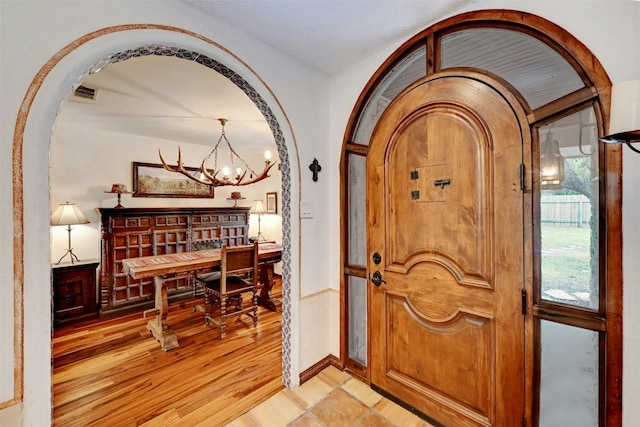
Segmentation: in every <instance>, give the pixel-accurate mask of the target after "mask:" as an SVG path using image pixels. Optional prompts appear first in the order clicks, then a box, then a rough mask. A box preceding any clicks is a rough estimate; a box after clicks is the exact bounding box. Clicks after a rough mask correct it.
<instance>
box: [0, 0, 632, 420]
mask: <svg viewBox="0 0 640 427" xmlns="http://www.w3.org/2000/svg"><path fill="white" fill-rule="evenodd" d="M480 7H482V8H485V7H499V8H510V9H523V10H526V11H529V12H532V13H536V14H539V15H541V16H543V17H545V18H547V19H550V20H552V21H554V22H556V23H557V24H559V25H561V26H563V27H564V28H566V29H567V30H569V31H570V32H571V33H573V34H574V35H575V36H576V37H577V38H578V39H580V40H581V41H583V42H584V43H585V44H586V45H587V47H589V48H590V49H591V50H592V51H593V53H594V54H595V55H596V56H597V57H598V58H599V59H600V61H601V62H602V63H603V65H604V67H605V69H607V72H608V73H609V75H610V77H611V79H612V81H614V82H616V81H620V80H626V79H630V78H640V57H639V56H638V55H637V46H638V45H640V37H639V33H638V31H639V30H638V29H637V28H636V27H635V24H636V23H637V22H640V3H638V2H633V1H630V0H625V1H622V0H621V1H602V2H594V1H586V0H585V1H575V2H557V1H542V2H540V1H531V2H516V1H511V2H509V1H478V2H476V3H475V4H474V5H473V6H472V8H476V9H477V8H480ZM141 17H142V18H141ZM139 22H145V23H154V24H163V25H171V26H175V27H178V28H181V29H183V30H184V29H186V30H189V31H192V32H194V33H196V34H198V35H201V36H204V37H205V38H206V39H202V38H197V37H194V36H193V35H189V34H186V33H184V32H180V31H178V32H176V31H166V30H152V29H149V30H136V31H128V32H119V33H113V34H103V35H101V36H100V37H97V38H95V39H91V40H89V39H82V37H84V36H85V35H86V34H89V33H92V32H94V31H97V30H98V29H101V28H106V27H110V26H113V25H121V24H135V23H139ZM429 24H431V23H430V22H425V28H426V27H427V26H428V25H429ZM77 39H81V40H82V41H83V43H81V44H78V46H77V47H76V48H74V49H71V50H70V53H69V54H68V55H67V56H65V57H63V58H59V61H57V62H56V64H55V66H53V65H52V66H50V67H49V68H48V69H45V70H42V71H40V69H41V67H43V65H44V64H46V63H47V62H48V61H50V60H51V59H52V58H53V56H54V55H55V54H56V52H58V51H60V50H61V49H63V48H64V47H65V46H66V45H67V44H68V43H71V42H73V41H74V40H77ZM152 41H153V42H156V43H169V44H173V45H178V46H181V47H185V48H190V49H193V50H198V51H203V52H205V53H207V54H208V55H209V56H211V57H214V58H216V59H218V60H220V62H223V63H225V64H227V65H228V66H230V67H231V68H233V69H234V70H235V71H236V72H239V73H241V74H242V75H243V76H244V77H245V78H246V79H247V80H248V81H250V83H251V84H252V85H253V86H254V87H256V88H258V90H259V91H260V93H261V94H262V95H263V96H264V97H265V99H266V100H267V102H268V103H269V105H271V106H272V108H273V109H274V110H275V112H276V115H277V117H278V120H279V122H280V123H281V125H282V126H283V127H284V132H285V139H286V140H287V142H288V149H289V150H290V151H289V156H290V160H291V164H292V170H291V183H292V185H291V200H292V204H291V209H292V211H291V212H292V213H291V218H290V220H291V226H292V240H293V242H292V247H291V256H292V260H293V263H292V265H291V275H292V298H293V304H292V307H291V317H292V340H291V350H290V351H291V357H292V367H291V373H292V376H293V377H296V376H297V373H299V372H300V371H301V370H304V369H306V368H307V367H309V366H310V365H311V364H313V363H315V362H317V361H318V360H319V359H320V358H322V357H324V356H326V355H327V354H334V355H338V354H339V319H338V313H339V306H338V303H339V296H338V289H339V280H340V277H339V270H340V264H339V262H340V259H339V253H340V236H339V232H338V230H339V224H340V223H339V217H340V212H339V194H340V193H339V188H340V187H339V179H340V172H339V159H340V154H341V143H342V138H343V135H344V130H345V127H346V121H347V119H348V117H349V115H350V113H351V109H352V108H353V106H354V105H355V102H356V99H357V97H358V96H359V94H360V91H361V90H362V88H363V87H364V85H365V84H366V82H367V80H368V79H369V78H370V77H371V75H372V74H373V73H374V72H375V70H376V69H377V68H378V67H379V65H380V64H381V63H382V61H384V59H385V58H386V57H387V56H388V54H390V53H391V50H392V49H391V48H390V49H388V50H387V51H381V52H378V53H376V54H375V55H373V56H372V57H370V58H369V59H367V60H365V61H363V62H362V63H360V64H358V65H356V66H354V67H352V68H351V69H348V70H345V71H344V72H341V73H339V74H338V75H335V76H331V77H328V76H325V75H322V74H320V73H317V72H315V71H312V70H310V69H308V68H306V67H304V66H301V65H300V64H298V63H296V62H294V61H292V60H291V59H290V58H288V57H285V56H283V55H282V54H281V53H279V52H278V51H276V50H273V49H271V48H269V47H267V46H264V45H263V44H262V43H261V42H260V41H258V40H255V39H251V38H249V37H247V36H245V35H244V34H242V33H239V32H237V31H236V30H234V29H233V28H229V27H227V26H226V25H225V24H224V23H222V22H215V20H212V19H209V18H207V19H205V18H204V17H203V16H202V14H200V13H194V12H193V11H191V10H190V9H188V8H185V7H184V5H183V4H181V3H179V2H131V1H117V0H116V1H107V0H96V1H92V2H77V1H30V2H22V1H7V0H3V1H1V2H0V52H1V54H2V61H1V62H0V75H2V82H1V84H2V90H1V93H0V102H1V104H0V107H1V109H0V111H2V115H1V116H0V178H1V179H0V224H1V225H0V254H1V256H0V322H1V323H2V324H3V325H11V324H13V323H14V319H13V318H14V315H16V314H19V313H15V312H14V305H13V301H14V289H22V288H23V287H24V304H18V308H20V307H24V349H25V353H24V372H23V376H22V377H19V378H18V381H23V382H24V399H23V400H22V408H20V405H19V403H20V401H21V399H20V398H19V396H18V398H17V399H16V403H18V405H14V404H13V403H12V399H13V397H14V396H13V390H14V384H13V370H12V369H11V367H12V366H13V367H14V368H15V367H17V365H16V363H15V360H14V357H13V356H14V350H15V347H14V335H13V332H14V331H13V330H12V328H0V364H2V366H3V367H4V369H3V370H1V371H0V408H4V409H0V425H5V424H6V425H20V424H18V423H16V412H18V410H17V409H16V408H20V409H21V410H22V414H21V419H20V422H21V423H22V425H27V426H42V425H49V424H50V405H51V403H50V402H51V396H50V375H51V371H50V328H51V324H50V304H51V300H50V292H49V289H50V288H49V286H50V284H49V271H50V266H49V262H50V260H51V259H52V256H55V254H51V251H50V245H51V238H50V235H51V234H50V227H49V225H48V218H49V209H50V206H51V205H55V204H56V203H59V202H60V201H61V200H60V198H64V196H62V195H60V194H56V193H55V191H57V190H56V189H55V188H53V187H52V188H51V199H50V198H49V197H50V191H49V186H50V185H52V184H53V179H54V174H53V173H52V175H51V182H50V178H49V166H50V159H49V147H50V135H51V129H52V127H53V124H54V122H55V115H56V113H57V111H58V108H59V104H60V102H61V101H62V99H63V98H64V96H65V95H66V93H67V92H68V90H69V88H70V87H71V84H72V83H73V82H74V81H76V79H78V78H79V77H80V76H82V75H83V73H84V72H85V71H86V70H87V69H88V68H89V67H90V66H91V65H93V64H95V63H96V62H97V61H99V60H100V59H102V58H104V57H105V56H106V55H108V54H110V53H113V52H115V51H119V50H124V49H125V48H131V47H137V46H139V45H142V44H146V43H149V42H152ZM400 43H401V41H398V45H400ZM216 44H218V45H216ZM393 49H395V47H394V48H393ZM36 76H39V77H42V78H44V80H43V81H42V82H41V84H38V85H36V86H35V87H39V90H38V93H37V94H35V97H34V101H33V104H32V105H30V106H25V107H26V111H24V110H23V111H22V113H21V111H20V106H21V103H22V102H23V99H25V96H26V95H27V90H28V89H29V87H30V85H32V83H33V79H34V78H35V77H36ZM36 83H38V82H36ZM267 86H268V87H267ZM276 100H277V102H276ZM309 100H313V102H309ZM27 117H28V120H27V122H26V125H25V131H24V143H23V144H21V143H20V141H18V143H17V144H14V143H13V139H14V135H15V132H14V131H15V127H16V120H17V119H18V118H23V119H24V118H27ZM14 149H22V150H23V152H22V154H23V160H24V161H23V163H22V164H17V165H15V166H16V167H18V168H23V170H24V181H23V183H24V185H23V186H19V188H18V189H19V192H18V194H16V196H17V197H22V201H23V202H24V210H23V213H24V228H21V227H20V226H19V225H20V224H19V223H18V224H17V225H18V227H17V228H15V230H16V231H18V232H19V233H23V234H24V236H23V237H24V244H25V245H24V253H25V258H24V263H25V266H24V270H20V271H14V268H15V267H16V265H18V266H19V265H20V264H19V263H18V264H16V263H14V258H21V254H20V253H14V220H15V219H16V218H18V219H19V216H17V217H16V216H14V212H13V209H14V208H13V206H14V204H13V196H14V194H13V189H14V168H13V166H14V165H12V159H14V158H15V153H14ZM314 157H315V158H317V159H318V160H319V162H320V164H321V165H322V167H323V170H322V172H321V176H320V180H319V181H318V182H317V183H314V182H313V181H312V180H311V176H310V174H309V173H308V170H307V167H308V165H309V163H311V161H312V160H313V158H314ZM639 161H640V157H638V155H635V154H632V153H631V154H630V153H629V152H628V151H625V154H624V166H625V171H624V180H625V182H627V183H636V182H640V168H638V167H637V164H638V162H639ZM102 173H105V175H103V176H102V177H101V179H107V178H109V179H110V180H109V182H110V181H111V180H113V176H112V175H108V176H107V174H108V172H107V171H103V172H101V174H102ZM101 184H102V185H104V182H101ZM54 194H56V196H55V197H54ZM125 201H126V199H125ZM300 201H310V202H312V203H313V205H314V218H312V219H305V220H299V218H298V203H299V202H300ZM83 203H84V202H83ZM87 203H88V204H87V205H86V206H87V207H88V208H89V209H91V205H92V203H93V205H94V207H97V206H103V205H105V204H107V203H111V202H110V201H109V200H108V199H104V198H102V197H98V196H97V193H96V198H95V200H94V201H91V200H87ZM107 206H108V205H107ZM639 209H640V193H638V192H637V191H634V185H632V184H631V185H627V186H625V193H624V212H623V214H624V236H625V239H624V240H625V247H624V259H625V283H626V286H625V293H626V294H625V298H626V299H625V325H626V326H627V327H626V329H625V342H624V345H625V367H626V368H625V374H624V379H623V380H624V397H625V402H635V401H638V400H639V399H640V370H637V369H635V368H633V361H634V357H633V355H637V354H639V353H640V332H638V328H635V327H634V325H635V324H637V323H638V322H639V321H640V308H639V307H638V306H637V304H634V302H635V301H640V286H634V284H636V283H635V282H637V279H636V278H637V277H640V265H638V263H637V262H635V261H634V260H637V259H640V230H638V229H637V227H635V226H634V222H633V218H634V216H635V215H634V212H636V211H637V210H639ZM93 233H94V232H90V233H89V236H90V237H89V239H90V240H91V241H92V242H95V235H93ZM18 237H19V238H20V237H21V236H18ZM56 239H57V237H56ZM57 245H59V242H54V248H57V247H58V246H57ZM91 245H93V243H91V244H88V245H87V246H86V250H87V251H90V250H94V249H91V248H92V246H91ZM56 250H57V249H56ZM78 250H79V251H80V250H85V247H84V246H83V247H82V249H80V248H78ZM624 417H625V425H626V426H628V427H631V426H633V425H637V424H638V423H640V408H634V407H633V406H632V404H629V405H625V411H624Z"/></svg>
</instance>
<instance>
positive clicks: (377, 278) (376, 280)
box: [369, 270, 387, 286]
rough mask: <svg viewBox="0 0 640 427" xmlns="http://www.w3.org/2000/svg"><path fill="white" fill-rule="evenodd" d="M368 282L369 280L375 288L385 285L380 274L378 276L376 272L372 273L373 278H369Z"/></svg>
mask: <svg viewBox="0 0 640 427" xmlns="http://www.w3.org/2000/svg"><path fill="white" fill-rule="evenodd" d="M369 280H371V281H372V282H373V284H374V285H376V286H380V285H381V284H383V283H384V284H385V285H386V284H387V282H386V281H384V280H383V279H382V274H380V272H379V271H378V270H376V271H374V272H373V277H369Z"/></svg>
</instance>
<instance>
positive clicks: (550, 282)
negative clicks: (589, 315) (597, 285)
mask: <svg viewBox="0 0 640 427" xmlns="http://www.w3.org/2000/svg"><path fill="white" fill-rule="evenodd" d="M541 232H542V254H541V255H542V290H543V297H544V298H550V297H548V296H546V295H544V291H545V290H550V289H561V290H563V291H565V292H567V293H568V294H570V295H573V294H575V293H576V292H588V293H590V294H592V300H593V296H595V291H592V290H591V288H592V280H591V279H592V278H591V255H590V254H591V230H590V229H589V228H573V227H554V226H543V227H542V229H541ZM571 304H577V305H584V304H585V303H577V302H571Z"/></svg>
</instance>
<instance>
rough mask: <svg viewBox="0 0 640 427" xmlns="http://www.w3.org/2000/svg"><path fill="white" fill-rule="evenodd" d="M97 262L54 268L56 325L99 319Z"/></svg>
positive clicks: (67, 263) (55, 266) (77, 263)
mask: <svg viewBox="0 0 640 427" xmlns="http://www.w3.org/2000/svg"><path fill="white" fill-rule="evenodd" d="M99 264H100V262H99V261H98V260H96V259H92V260H84V261H80V262H74V263H70V262H66V263H62V264H54V265H52V266H51V267H52V276H53V322H54V325H60V324H62V323H67V322H72V321H77V320H80V319H88V318H92V317H96V318H97V317H98V304H97V301H96V283H97V282H96V268H97V267H98V265H99Z"/></svg>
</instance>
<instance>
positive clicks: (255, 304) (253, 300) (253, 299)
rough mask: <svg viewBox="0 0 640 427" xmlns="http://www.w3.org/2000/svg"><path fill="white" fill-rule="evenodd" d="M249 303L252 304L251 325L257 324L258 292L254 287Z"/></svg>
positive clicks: (255, 325)
mask: <svg viewBox="0 0 640 427" xmlns="http://www.w3.org/2000/svg"><path fill="white" fill-rule="evenodd" d="M251 303H252V304H253V316H252V317H253V327H254V328H255V327H257V326H258V293H257V291H256V289H254V290H253V295H252V296H251Z"/></svg>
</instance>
